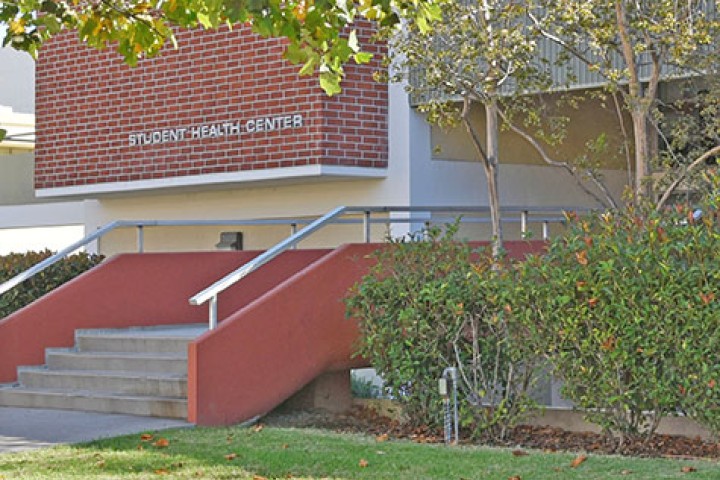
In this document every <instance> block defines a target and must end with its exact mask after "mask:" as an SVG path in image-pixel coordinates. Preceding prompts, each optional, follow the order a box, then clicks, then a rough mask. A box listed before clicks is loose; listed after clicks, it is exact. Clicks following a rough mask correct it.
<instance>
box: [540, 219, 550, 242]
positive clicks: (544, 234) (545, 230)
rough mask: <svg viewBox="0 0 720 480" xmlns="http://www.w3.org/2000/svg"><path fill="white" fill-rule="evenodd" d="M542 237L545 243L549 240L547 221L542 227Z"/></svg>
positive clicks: (548, 223) (548, 224)
mask: <svg viewBox="0 0 720 480" xmlns="http://www.w3.org/2000/svg"><path fill="white" fill-rule="evenodd" d="M542 237H543V240H545V241H547V240H548V239H550V222H548V221H547V220H545V221H544V222H543V225H542Z"/></svg>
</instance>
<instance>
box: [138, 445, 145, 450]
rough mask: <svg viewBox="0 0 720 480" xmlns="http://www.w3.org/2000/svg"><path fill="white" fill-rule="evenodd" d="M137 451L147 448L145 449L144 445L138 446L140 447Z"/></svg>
mask: <svg viewBox="0 0 720 480" xmlns="http://www.w3.org/2000/svg"><path fill="white" fill-rule="evenodd" d="M137 449H138V450H145V447H143V446H142V445H138V446H137Z"/></svg>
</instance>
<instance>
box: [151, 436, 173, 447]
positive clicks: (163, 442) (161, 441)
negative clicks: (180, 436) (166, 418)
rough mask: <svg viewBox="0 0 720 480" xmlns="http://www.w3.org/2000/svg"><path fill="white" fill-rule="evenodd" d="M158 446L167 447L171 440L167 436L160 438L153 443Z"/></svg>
mask: <svg viewBox="0 0 720 480" xmlns="http://www.w3.org/2000/svg"><path fill="white" fill-rule="evenodd" d="M153 445H155V446H156V447H157V448H165V447H167V446H169V445H170V440H168V439H167V438H158V440H157V442H155V443H153Z"/></svg>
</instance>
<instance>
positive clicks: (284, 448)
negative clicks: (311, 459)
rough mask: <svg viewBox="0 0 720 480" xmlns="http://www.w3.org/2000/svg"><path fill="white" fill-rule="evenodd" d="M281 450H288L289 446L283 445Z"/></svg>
mask: <svg viewBox="0 0 720 480" xmlns="http://www.w3.org/2000/svg"><path fill="white" fill-rule="evenodd" d="M282 448H283V450H287V449H288V448H290V445H288V444H287V443H283V446H282Z"/></svg>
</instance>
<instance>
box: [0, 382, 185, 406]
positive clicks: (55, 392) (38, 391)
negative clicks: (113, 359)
mask: <svg viewBox="0 0 720 480" xmlns="http://www.w3.org/2000/svg"><path fill="white" fill-rule="evenodd" d="M3 391H5V392H8V391H10V392H18V393H27V394H31V395H50V396H63V397H83V398H120V399H124V400H137V401H153V400H159V401H174V402H185V403H186V402H187V397H167V396H147V395H123V394H120V393H117V392H108V391H104V390H76V389H62V388H30V387H25V386H23V385H20V386H14V387H12V386H11V387H3V386H1V385H0V392H3Z"/></svg>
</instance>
